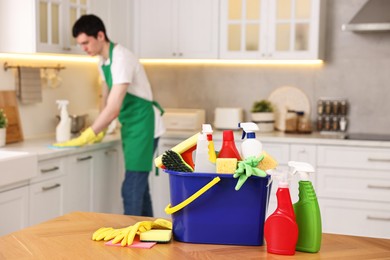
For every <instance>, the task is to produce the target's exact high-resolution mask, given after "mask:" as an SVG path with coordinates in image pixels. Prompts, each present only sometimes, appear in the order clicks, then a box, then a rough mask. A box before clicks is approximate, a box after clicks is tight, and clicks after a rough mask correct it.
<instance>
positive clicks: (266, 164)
mask: <svg viewBox="0 0 390 260" xmlns="http://www.w3.org/2000/svg"><path fill="white" fill-rule="evenodd" d="M262 155H264V158H263V160H262V161H261V162H260V163H259V164H258V165H257V168H259V169H260V170H263V171H267V170H271V169H275V168H276V166H278V162H277V161H276V160H275V159H274V158H272V156H270V155H269V154H268V153H266V152H265V151H263V153H262Z"/></svg>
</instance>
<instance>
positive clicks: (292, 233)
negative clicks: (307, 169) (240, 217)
mask: <svg viewBox="0 0 390 260" xmlns="http://www.w3.org/2000/svg"><path fill="white" fill-rule="evenodd" d="M267 173H269V172H267ZM272 174H273V175H274V176H272V177H277V178H278V179H279V184H278V190H277V192H276V197H277V201H278V206H277V208H276V210H275V211H274V212H273V213H272V214H271V215H270V216H269V217H268V218H267V220H266V221H265V224H264V237H265V241H266V243H267V252H268V253H272V254H278V255H294V254H295V247H296V243H297V240H298V225H297V222H296V220H295V214H294V209H293V205H292V202H291V196H290V190H289V183H288V177H289V173H288V172H283V173H282V172H278V171H272Z"/></svg>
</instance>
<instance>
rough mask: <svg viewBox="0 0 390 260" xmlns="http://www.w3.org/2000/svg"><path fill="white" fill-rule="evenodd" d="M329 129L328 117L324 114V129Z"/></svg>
mask: <svg viewBox="0 0 390 260" xmlns="http://www.w3.org/2000/svg"><path fill="white" fill-rule="evenodd" d="M330 129H331V127H330V117H329V116H326V117H325V119H324V130H326V131H330Z"/></svg>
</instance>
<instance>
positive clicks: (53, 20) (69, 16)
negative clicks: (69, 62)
mask: <svg viewBox="0 0 390 260" xmlns="http://www.w3.org/2000/svg"><path fill="white" fill-rule="evenodd" d="M89 1H90V0H12V1H1V3H0V16H1V17H2V19H1V20H0V30H1V32H2V37H1V39H0V52H16V53H37V52H42V53H65V54H80V53H82V50H81V49H80V48H78V47H77V45H76V42H75V40H74V39H73V37H72V31H71V30H72V26H73V23H74V22H75V21H76V20H77V19H78V18H79V17H80V16H81V15H83V14H86V13H88V12H89Z"/></svg>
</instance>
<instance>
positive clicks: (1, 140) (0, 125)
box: [0, 109, 8, 147]
mask: <svg viewBox="0 0 390 260" xmlns="http://www.w3.org/2000/svg"><path fill="white" fill-rule="evenodd" d="M7 126H8V120H7V116H6V115H5V113H4V111H3V109H0V147H2V146H4V145H5V139H6V128H7Z"/></svg>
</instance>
